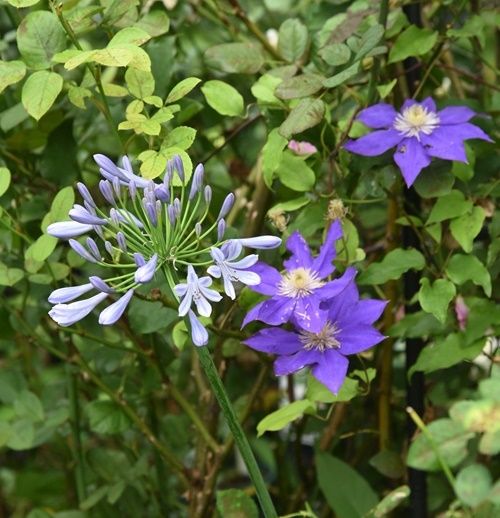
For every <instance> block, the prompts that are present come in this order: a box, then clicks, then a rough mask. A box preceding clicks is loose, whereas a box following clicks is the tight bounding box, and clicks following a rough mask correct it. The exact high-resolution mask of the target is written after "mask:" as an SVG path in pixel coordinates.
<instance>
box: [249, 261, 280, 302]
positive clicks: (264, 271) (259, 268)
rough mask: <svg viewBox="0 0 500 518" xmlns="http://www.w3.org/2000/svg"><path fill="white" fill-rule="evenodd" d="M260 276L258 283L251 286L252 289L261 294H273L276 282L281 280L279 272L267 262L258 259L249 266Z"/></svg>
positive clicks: (276, 289) (276, 285)
mask: <svg viewBox="0 0 500 518" xmlns="http://www.w3.org/2000/svg"><path fill="white" fill-rule="evenodd" d="M249 270H250V271H252V272H255V273H256V274H257V275H258V276H259V277H260V283H259V284H257V285H255V286H252V290H253V291H256V292H257V293H262V295H275V294H276V292H277V291H278V284H279V283H280V282H281V279H282V277H281V274H280V272H278V270H276V268H273V267H272V266H269V265H268V264H266V263H264V262H262V261H258V262H256V263H255V264H254V265H253V266H251V267H250V268H249Z"/></svg>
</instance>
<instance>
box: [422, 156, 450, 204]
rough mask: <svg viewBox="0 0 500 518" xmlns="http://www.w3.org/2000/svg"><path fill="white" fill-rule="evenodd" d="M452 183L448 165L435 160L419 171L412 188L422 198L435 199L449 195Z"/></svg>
mask: <svg viewBox="0 0 500 518" xmlns="http://www.w3.org/2000/svg"><path fill="white" fill-rule="evenodd" d="M454 183H455V176H453V174H452V173H451V166H450V163H449V162H446V161H444V160H435V161H433V162H431V164H430V165H429V166H428V167H425V168H424V169H423V171H421V173H420V174H419V175H418V177H417V179H416V180H415V183H414V184H413V186H414V187H415V190H416V191H417V193H418V194H419V195H420V196H421V197H422V198H437V197H439V196H445V195H447V194H449V192H450V191H451V189H452V187H453V184H454Z"/></svg>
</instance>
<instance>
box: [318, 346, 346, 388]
mask: <svg viewBox="0 0 500 518" xmlns="http://www.w3.org/2000/svg"><path fill="white" fill-rule="evenodd" d="M348 366H349V361H348V360H347V358H345V357H344V356H342V355H341V354H339V353H338V352H337V351H335V350H332V349H330V350H329V351H325V353H324V355H323V357H322V358H321V360H320V361H319V362H317V364H316V365H315V366H314V367H313V368H312V370H311V374H312V375H313V376H314V377H315V378H316V379H317V380H318V381H319V382H321V383H323V385H325V387H327V388H328V389H329V390H331V391H332V392H333V393H334V394H337V393H338V391H339V389H340V387H341V386H342V383H344V380H345V377H346V374H347V367H348Z"/></svg>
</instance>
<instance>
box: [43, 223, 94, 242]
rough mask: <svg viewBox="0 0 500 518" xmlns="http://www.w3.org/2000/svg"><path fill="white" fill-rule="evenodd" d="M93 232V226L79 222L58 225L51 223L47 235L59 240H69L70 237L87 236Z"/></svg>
mask: <svg viewBox="0 0 500 518" xmlns="http://www.w3.org/2000/svg"><path fill="white" fill-rule="evenodd" d="M91 230H92V225H85V224H83V223H78V222H77V221H58V222H57V223H51V224H50V225H49V226H48V227H47V234H48V235H49V236H53V237H57V238H58V239H69V238H70V237H77V236H81V235H82V234H86V233H87V232H90V231H91Z"/></svg>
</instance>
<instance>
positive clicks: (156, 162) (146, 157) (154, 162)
mask: <svg viewBox="0 0 500 518" xmlns="http://www.w3.org/2000/svg"><path fill="white" fill-rule="evenodd" d="M139 160H142V164H141V173H142V176H144V178H150V179H154V178H157V177H158V176H160V175H161V174H163V173H164V172H165V168H166V167H167V156H166V155H165V154H164V153H162V152H161V151H154V150H152V149H149V150H147V151H144V152H143V153H141V154H140V155H139Z"/></svg>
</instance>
